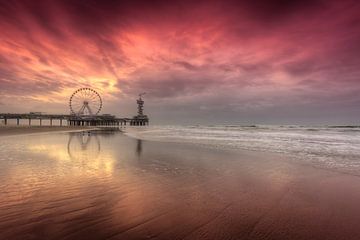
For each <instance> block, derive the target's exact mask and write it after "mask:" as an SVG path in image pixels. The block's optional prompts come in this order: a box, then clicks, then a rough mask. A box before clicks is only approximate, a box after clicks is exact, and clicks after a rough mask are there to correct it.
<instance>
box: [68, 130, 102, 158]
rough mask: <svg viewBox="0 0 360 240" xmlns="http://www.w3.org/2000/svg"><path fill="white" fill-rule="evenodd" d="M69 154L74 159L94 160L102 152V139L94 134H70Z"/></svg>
mask: <svg viewBox="0 0 360 240" xmlns="http://www.w3.org/2000/svg"><path fill="white" fill-rule="evenodd" d="M67 150H68V154H69V156H70V158H71V159H72V160H78V161H79V160H80V161H83V160H85V161H87V160H94V159H96V158H97V157H98V156H99V153H100V141H99V139H98V137H97V136H96V135H95V136H93V135H92V134H84V133H73V134H70V138H69V142H68V149H67Z"/></svg>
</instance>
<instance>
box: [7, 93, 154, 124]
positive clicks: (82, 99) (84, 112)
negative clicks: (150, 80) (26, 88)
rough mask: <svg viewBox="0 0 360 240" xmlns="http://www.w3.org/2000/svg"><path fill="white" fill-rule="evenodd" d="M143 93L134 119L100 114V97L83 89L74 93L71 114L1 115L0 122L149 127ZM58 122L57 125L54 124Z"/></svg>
mask: <svg viewBox="0 0 360 240" xmlns="http://www.w3.org/2000/svg"><path fill="white" fill-rule="evenodd" d="M144 94H145V93H142V94H140V95H139V99H138V100H137V104H138V114H137V115H136V116H134V117H133V118H118V117H116V116H114V115H110V114H102V115H100V114H98V113H99V112H100V110H101V108H102V99H101V97H100V95H99V94H98V93H97V92H96V91H94V90H92V89H90V88H81V89H78V90H77V91H75V92H74V94H73V95H72V96H71V98H70V113H71V114H43V113H41V112H31V113H0V120H3V123H4V124H5V125H7V124H8V121H9V120H16V125H20V120H23V119H25V120H26V121H27V123H28V125H29V126H31V124H32V123H33V122H34V121H36V122H37V123H39V125H40V126H42V125H43V121H44V120H46V121H49V125H50V126H53V125H57V126H63V124H65V125H67V126H126V125H130V126H145V125H149V118H148V116H147V115H144V114H143V108H144V101H143V100H142V98H141V97H142V95H144ZM54 121H56V122H57V123H58V124H57V123H54Z"/></svg>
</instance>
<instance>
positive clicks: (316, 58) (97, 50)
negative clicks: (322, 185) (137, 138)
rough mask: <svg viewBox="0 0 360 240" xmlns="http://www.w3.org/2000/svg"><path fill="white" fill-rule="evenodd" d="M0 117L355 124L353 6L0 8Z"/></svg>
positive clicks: (73, 1) (358, 78)
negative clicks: (83, 115)
mask: <svg viewBox="0 0 360 240" xmlns="http://www.w3.org/2000/svg"><path fill="white" fill-rule="evenodd" d="M0 29H1V31H0V112H30V111H42V112H47V113H68V112H69V106H68V102H69V97H70V96H71V94H72V93H73V92H74V91H75V90H77V89H78V88H81V87H91V88H93V89H95V90H96V91H98V92H99V94H100V95H101V97H102V99H103V109H102V112H101V113H110V114H116V115H117V116H124V117H125V116H133V115H135V114H136V98H137V97H138V94H139V93H142V92H146V95H145V96H144V100H145V113H146V114H147V115H148V116H149V117H150V121H151V123H153V124H358V123H359V122H360V2H359V1H356V0H342V1H332V0H326V1H325V0H324V1H319V0H294V1H290V0H268V1H265V0H244V1H241V0H240V1H235V0H234V1H226V0H224V1H211V0H208V1H194V0H193V1H188V0H181V1H176V0H175V1H157V0H153V1H145V0H144V1H136V0H133V1H108V0H102V1H100V0H99V1H95V0H68V1H67V0H58V1H56V0H46V1H45V0H39V1H32V0H22V1H12V0H0Z"/></svg>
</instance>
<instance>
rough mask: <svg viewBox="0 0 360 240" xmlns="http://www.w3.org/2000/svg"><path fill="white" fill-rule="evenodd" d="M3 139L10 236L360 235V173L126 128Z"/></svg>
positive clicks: (0, 220) (2, 228)
mask: <svg viewBox="0 0 360 240" xmlns="http://www.w3.org/2000/svg"><path fill="white" fill-rule="evenodd" d="M0 143H1V146H2V147H1V151H3V152H2V153H3V154H1V155H0V169H1V170H0V186H1V197H0V212H1V215H0V239H359V238H360V233H359V231H358V229H359V227H360V217H359V216H360V207H359V206H358V204H357V203H358V202H359V200H360V193H359V191H357V189H359V188H360V181H359V179H358V178H357V177H354V176H350V175H341V174H338V173H332V172H327V171H323V170H318V169H313V168H307V167H304V166H298V165H294V164H293V163H290V162H287V161H286V159H279V157H278V156H274V157H270V156H266V155H265V154H259V153H231V152H223V151H219V150H209V149H204V148H199V147H197V146H190V145H180V144H171V143H156V142H147V141H141V140H136V139H132V138H128V137H126V136H124V135H122V134H120V133H116V132H106V133H102V132H85V133H71V134H48V135H41V136H40V135H38V136H27V137H21V138H20V137H13V138H11V139H10V138H9V139H7V140H6V141H4V139H0ZM4 149H6V152H5V151H4ZM139 159H141V161H139ZM339 195H340V196H346V198H345V197H344V198H339Z"/></svg>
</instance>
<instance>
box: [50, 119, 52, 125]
mask: <svg viewBox="0 0 360 240" xmlns="http://www.w3.org/2000/svg"><path fill="white" fill-rule="evenodd" d="M50 126H52V118H50Z"/></svg>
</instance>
